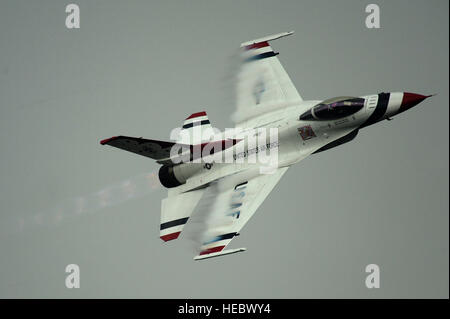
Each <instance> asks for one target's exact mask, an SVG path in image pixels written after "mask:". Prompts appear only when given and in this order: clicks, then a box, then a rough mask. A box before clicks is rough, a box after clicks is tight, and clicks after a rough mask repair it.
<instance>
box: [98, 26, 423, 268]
mask: <svg viewBox="0 0 450 319" xmlns="http://www.w3.org/2000/svg"><path fill="white" fill-rule="evenodd" d="M291 34H293V32H292V31H291V32H284V33H280V34H275V35H271V36H267V37H263V38H260V39H256V40H251V41H248V42H245V43H242V44H241V47H240V51H241V60H242V63H241V66H240V69H239V73H238V75H237V77H236V111H235V112H234V114H233V117H232V118H233V120H234V124H235V125H234V128H233V129H231V130H225V131H222V132H220V131H219V132H218V131H217V130H214V129H213V128H212V126H211V124H210V121H209V119H208V116H207V114H206V112H205V111H201V112H196V113H193V114H191V115H189V116H188V117H187V118H186V119H185V120H184V123H183V124H182V127H181V128H179V129H178V130H177V131H176V134H175V135H176V137H175V138H172V137H171V138H172V141H170V142H169V141H158V140H152V139H144V138H135V137H127V136H115V137H112V138H108V139H105V140H102V141H101V142H100V143H101V144H102V145H110V146H114V147H117V148H120V149H123V150H126V151H129V152H133V153H136V154H139V155H142V156H146V157H149V158H151V159H154V160H156V162H157V163H158V164H161V167H160V169H159V180H160V182H161V184H162V185H163V186H164V187H166V188H167V189H168V196H167V198H165V199H163V200H162V204H161V223H160V238H161V239H162V240H163V241H164V242H168V241H172V240H175V239H177V238H178V237H179V236H180V234H181V232H182V231H183V229H184V227H185V226H186V225H187V224H188V225H189V223H190V222H191V221H192V223H193V224H196V225H197V226H198V225H200V226H199V227H197V230H196V233H194V235H195V236H193V237H195V242H197V243H198V246H199V247H198V255H197V256H195V257H194V260H202V259H206V258H210V257H217V256H221V255H227V254H232V253H236V252H240V251H244V250H245V248H237V249H225V248H226V247H227V246H228V245H229V243H230V242H231V240H232V239H233V238H235V237H236V236H238V235H239V233H240V231H241V229H242V228H243V227H244V225H245V224H246V223H247V222H248V220H249V219H250V217H252V216H253V214H254V213H255V212H256V210H257V209H258V207H259V206H260V205H261V204H262V202H263V201H264V199H265V198H266V197H267V196H268V194H269V193H270V192H271V191H272V189H273V188H274V187H275V186H276V184H277V183H278V181H279V180H280V179H281V177H282V176H283V175H284V174H285V173H286V172H287V170H288V169H289V167H291V166H292V165H294V164H296V163H298V162H300V161H301V160H303V159H304V158H306V157H308V156H309V155H312V154H316V153H319V152H323V151H326V150H329V149H332V148H334V147H337V146H339V145H342V144H344V143H347V142H350V141H351V140H353V139H354V138H355V137H356V136H357V134H358V132H359V130H361V129H363V128H365V127H367V126H370V125H373V124H375V123H378V122H380V121H383V120H386V119H387V120H390V119H391V118H392V117H394V116H396V115H397V114H400V113H403V112H405V111H406V110H409V109H411V108H412V107H413V106H415V105H417V104H419V103H420V102H422V101H423V100H425V99H426V98H428V97H430V96H431V95H421V94H417V93H409V92H382V93H378V94H370V95H364V96H339V97H333V98H330V99H326V100H303V98H302V97H301V96H300V94H299V93H298V91H297V90H296V88H295V86H294V84H293V83H292V81H291V79H290V78H289V76H288V74H287V73H286V71H285V70H284V68H283V66H282V65H281V63H280V61H279V59H278V54H279V53H278V52H275V51H274V50H273V49H272V46H271V43H272V41H274V40H277V39H280V38H283V37H286V36H289V35H291ZM230 113H231V112H230ZM172 133H173V132H172ZM193 229H196V228H195V227H194V228H193Z"/></svg>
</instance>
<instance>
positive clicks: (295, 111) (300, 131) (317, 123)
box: [169, 92, 403, 195]
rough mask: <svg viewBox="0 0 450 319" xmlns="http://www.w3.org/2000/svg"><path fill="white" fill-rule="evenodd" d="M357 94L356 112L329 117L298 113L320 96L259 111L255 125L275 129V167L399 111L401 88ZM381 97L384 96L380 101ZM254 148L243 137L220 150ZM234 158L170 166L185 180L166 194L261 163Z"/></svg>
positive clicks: (196, 186) (295, 161)
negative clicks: (303, 116)
mask: <svg viewBox="0 0 450 319" xmlns="http://www.w3.org/2000/svg"><path fill="white" fill-rule="evenodd" d="M383 94H385V95H383ZM359 98H360V99H363V100H364V102H363V103H364V106H363V107H362V108H361V109H360V110H358V111H357V112H355V113H352V114H350V115H347V116H342V117H339V118H333V119H329V120H327V119H316V118H311V119H309V120H301V119H300V115H301V114H303V113H305V112H307V111H308V110H311V109H312V108H313V107H315V106H317V105H318V104H319V103H321V101H320V100H311V101H301V102H300V103H298V104H296V105H292V106H289V107H285V108H280V109H276V110H275V111H272V112H267V113H264V114H261V115H260V116H259V117H258V118H257V121H256V123H257V125H255V129H259V130H264V129H265V130H267V132H268V130H269V129H270V128H276V129H277V130H278V136H277V137H278V139H277V143H276V144H275V143H272V144H273V147H272V149H271V151H277V167H286V166H291V165H293V164H295V163H297V162H299V161H300V160H302V159H304V158H305V157H307V156H309V155H311V154H312V153H314V152H317V151H320V150H321V149H322V148H324V147H326V146H327V145H329V144H330V143H332V142H334V141H338V140H339V139H341V138H344V137H345V136H347V135H349V134H351V133H352V132H355V131H357V130H358V129H360V128H362V127H364V126H368V125H371V124H373V123H376V122H378V121H381V120H384V119H386V118H389V117H391V116H393V115H395V114H397V113H399V108H400V106H401V103H402V98H403V92H396V93H381V94H375V95H367V96H361V97H359ZM381 99H384V101H382V100H381ZM253 130H254V129H244V130H242V132H240V133H238V134H234V136H233V138H242V136H245V135H246V134H248V133H249V132H251V134H254V133H252V132H254V131H253ZM355 135H356V132H355ZM267 136H269V133H267ZM215 138H217V139H224V138H230V136H229V134H228V135H227V134H225V133H223V132H222V133H221V134H219V135H218V136H216V137H215ZM270 142H271V140H270V138H269V137H267V143H270ZM254 149H255V145H254V144H251V143H248V142H247V141H246V140H244V141H241V142H239V143H237V144H236V145H235V146H234V147H231V148H228V149H226V150H224V151H222V152H221V153H222V154H223V155H226V154H234V155H236V154H241V155H242V154H243V153H248V152H252V150H253V151H254ZM216 155H217V154H216ZM228 158H230V157H228ZM238 158H239V159H240V160H237V159H236V158H234V160H233V161H232V162H223V161H222V162H220V161H219V162H215V161H212V165H205V162H204V161H203V160H202V161H199V162H198V163H185V164H181V165H178V166H176V167H174V170H175V171H176V173H177V174H178V175H184V178H185V179H186V183H185V184H183V185H180V186H178V187H176V188H173V189H170V190H169V195H170V194H171V193H182V192H186V191H189V190H192V189H197V188H201V187H204V186H206V185H208V184H209V183H211V182H212V181H215V180H217V179H220V178H221V177H224V176H227V175H230V174H234V173H236V172H238V171H242V170H245V169H249V168H255V167H261V166H263V165H264V164H261V163H260V162H258V161H257V162H256V163H252V162H251V161H250V160H249V159H250V157H249V156H238Z"/></svg>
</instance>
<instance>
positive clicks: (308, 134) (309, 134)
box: [297, 125, 316, 141]
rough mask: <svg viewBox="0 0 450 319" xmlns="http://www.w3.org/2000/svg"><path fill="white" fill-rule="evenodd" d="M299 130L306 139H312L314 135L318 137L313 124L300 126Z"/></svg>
mask: <svg viewBox="0 0 450 319" xmlns="http://www.w3.org/2000/svg"><path fill="white" fill-rule="evenodd" d="M297 131H298V133H299V134H300V136H301V137H302V139H303V140H304V141H306V140H309V139H312V138H313V137H316V134H314V131H313V129H312V127H311V125H306V126H302V127H299V128H298V129H297Z"/></svg>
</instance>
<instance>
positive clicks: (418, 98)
mask: <svg viewBox="0 0 450 319" xmlns="http://www.w3.org/2000/svg"><path fill="white" fill-rule="evenodd" d="M430 96H431V95H422V94H416V93H409V92H404V93H403V100H402V104H401V105H400V109H399V110H398V113H401V112H404V111H406V110H409V109H410V108H412V107H413V106H416V105H417V104H419V103H420V102H422V101H423V100H425V99H426V98H428V97H430Z"/></svg>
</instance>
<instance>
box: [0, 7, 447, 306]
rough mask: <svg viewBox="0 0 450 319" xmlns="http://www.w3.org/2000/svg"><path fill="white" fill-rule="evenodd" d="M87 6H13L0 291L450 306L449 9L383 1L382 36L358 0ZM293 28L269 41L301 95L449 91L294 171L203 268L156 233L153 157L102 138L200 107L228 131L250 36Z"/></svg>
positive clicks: (2, 54)
mask: <svg viewBox="0 0 450 319" xmlns="http://www.w3.org/2000/svg"><path fill="white" fill-rule="evenodd" d="M75 3H77V4H78V5H79V7H80V10H81V20H80V22H81V28H80V29H77V30H75V29H72V30H69V29H67V28H66V27H65V19H66V13H65V6H66V4H67V3H65V2H64V1H56V0H55V1H42V0H41V1H17V0H14V1H13V0H7V1H2V3H1V5H0V44H1V46H0V133H1V134H0V145H1V150H2V151H1V161H0V177H1V178H0V231H1V233H0V253H1V255H0V256H1V257H0V297H3V298H13V297H32V298H39V297H40V298H47V297H58V298H80V297H85V298H91V297H94V298H101V297H106V298H109V297H124V298H129V297H138V298H222V297H223V298H228V297H237V298H322V297H323V298H348V297H350V298H351V297H353V298H355V297H356V298H397V297H400V298H431V297H434V298H436V297H437V298H444V297H445V298H448V288H449V287H448V282H449V278H448V273H449V264H448V260H449V248H448V243H449V232H448V230H449V228H448V227H449V220H448V209H449V198H448V192H449V179H448V176H449V166H448V160H449V149H448V137H449V134H448V129H449V122H448V119H449V103H448V100H449V91H448V86H449V81H448V79H449V76H448V69H449V65H448V58H449V56H448V49H449V42H448V38H449V34H448V33H449V32H448V30H449V24H448V23H449V16H448V9H449V8H448V1H446V0H441V1H437V0H435V1H410V0H408V1H406V0H405V1H376V3H377V4H378V5H379V7H380V9H381V28H380V29H367V28H366V27H365V23H364V22H365V18H366V16H367V14H366V13H365V6H366V5H367V4H369V3H371V2H369V1H360V0H353V1H312V0H308V1H239V2H238V1H233V2H231V1H220V2H219V1H106V0H97V1H81V0H78V1H75ZM290 30H295V31H296V33H295V35H294V36H292V37H288V38H285V39H282V40H279V41H276V42H275V43H274V44H273V46H274V48H275V50H276V51H278V52H280V55H279V58H280V61H281V62H282V64H283V65H284V67H285V69H286V70H287V72H288V73H289V75H290V76H291V78H292V80H293V82H294V84H295V85H296V86H297V89H298V91H299V92H300V94H301V95H302V97H303V98H304V99H317V100H318V99H325V98H330V97H333V96H339V95H350V96H358V95H366V94H376V93H379V92H382V91H384V92H389V91H409V92H415V93H421V94H432V93H438V95H437V96H434V97H432V98H431V99H428V100H426V101H424V102H423V103H421V104H420V105H419V106H417V107H415V108H414V109H412V110H410V111H408V112H405V113H402V114H401V115H399V116H398V117H396V118H394V120H393V121H390V122H388V121H384V122H382V123H379V124H377V125H374V126H371V127H368V128H366V129H364V130H362V131H361V132H360V134H359V135H358V137H357V138H356V139H355V140H354V141H352V142H351V143H348V144H345V145H343V146H341V147H339V148H336V149H333V150H330V151H327V152H323V153H320V154H318V155H314V156H311V157H309V158H307V159H306V160H304V161H302V162H301V163H299V164H297V165H296V166H294V167H292V168H291V169H290V170H289V171H288V173H287V174H286V175H285V176H284V177H283V178H282V180H281V181H280V183H279V184H278V186H277V187H276V188H275V189H274V191H273V192H272V193H271V194H270V195H269V197H268V198H267V199H266V201H265V202H264V203H263V205H262V206H261V207H260V209H259V210H258V211H257V213H256V214H255V215H254V216H253V218H252V219H251V220H250V222H249V223H248V224H247V225H246V227H245V228H244V229H243V230H242V231H241V236H239V237H238V238H236V239H235V240H234V241H233V242H232V244H231V245H230V248H238V247H246V248H247V251H246V252H244V253H240V254H235V255H230V256H226V257H221V258H214V259H210V260H206V261H203V262H194V261H193V260H192V257H193V256H194V252H193V251H192V249H191V247H190V243H189V242H188V241H187V240H186V239H185V238H183V236H181V237H180V239H178V240H176V241H173V242H169V243H163V242H162V241H161V240H160V239H159V218H160V202H161V199H163V198H164V197H166V195H167V194H166V193H167V192H166V190H165V189H163V188H162V187H160V186H159V183H158V180H157V178H156V177H155V175H153V174H155V173H157V171H158V169H159V165H157V164H156V163H154V162H153V161H152V160H150V159H148V158H145V157H140V156H137V155H134V154H131V153H127V152H124V151H121V150H118V149H113V148H111V147H106V146H101V145H100V144H99V141H100V140H101V139H103V138H107V137H111V136H115V135H121V134H123V135H129V136H137V137H140V136H143V137H146V138H154V139H161V140H168V139H169V133H170V131H171V129H172V128H174V127H177V126H179V125H180V124H181V123H182V121H183V119H184V118H185V117H186V116H187V115H189V114H191V113H194V112H198V111H202V110H206V111H207V112H208V115H209V119H210V121H211V123H212V125H213V126H214V127H218V128H221V129H223V128H226V127H231V125H232V122H231V119H230V114H231V113H232V112H233V111H234V108H235V106H234V101H233V91H232V89H233V83H232V75H233V72H234V70H235V63H234V58H235V55H236V49H237V48H238V46H239V44H240V43H241V42H244V41H247V40H251V39H254V38H258V37H262V36H265V35H269V34H273V33H278V32H283V31H290ZM71 263H75V264H78V265H79V266H80V270H81V288H79V289H71V290H69V289H67V288H66V287H65V284H64V281H65V276H66V273H65V267H66V265H68V264H71ZM371 263H375V264H377V265H379V267H380V269H381V288H379V289H370V290H369V289H367V288H366V286H365V277H366V275H367V274H366V273H365V271H364V270H365V267H366V265H367V264H371Z"/></svg>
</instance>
